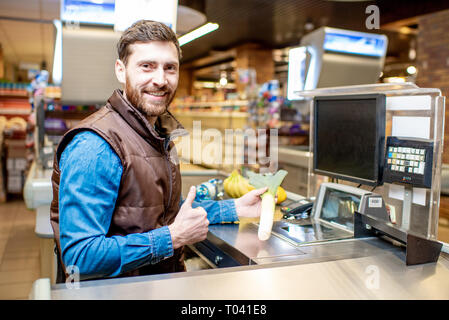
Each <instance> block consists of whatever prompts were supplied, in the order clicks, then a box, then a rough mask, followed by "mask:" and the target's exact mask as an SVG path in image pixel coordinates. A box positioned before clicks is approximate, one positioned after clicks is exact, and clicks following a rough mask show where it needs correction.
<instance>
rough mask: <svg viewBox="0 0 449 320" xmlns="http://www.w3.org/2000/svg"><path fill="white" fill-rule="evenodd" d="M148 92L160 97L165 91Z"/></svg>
mask: <svg viewBox="0 0 449 320" xmlns="http://www.w3.org/2000/svg"><path fill="white" fill-rule="evenodd" d="M149 94H151V95H152V96H158V97H162V96H163V95H165V92H149Z"/></svg>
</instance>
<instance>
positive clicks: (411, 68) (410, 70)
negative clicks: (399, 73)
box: [407, 66, 416, 74]
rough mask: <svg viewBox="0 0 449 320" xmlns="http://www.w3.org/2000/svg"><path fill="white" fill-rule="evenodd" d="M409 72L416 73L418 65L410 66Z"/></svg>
mask: <svg viewBox="0 0 449 320" xmlns="http://www.w3.org/2000/svg"><path fill="white" fill-rule="evenodd" d="M407 73H408V74H415V73H416V67H415V66H409V67H408V68H407Z"/></svg>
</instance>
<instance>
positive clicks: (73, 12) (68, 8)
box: [61, 0, 115, 25]
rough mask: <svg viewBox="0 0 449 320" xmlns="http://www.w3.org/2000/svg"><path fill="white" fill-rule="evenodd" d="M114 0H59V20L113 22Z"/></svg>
mask: <svg viewBox="0 0 449 320" xmlns="http://www.w3.org/2000/svg"><path fill="white" fill-rule="evenodd" d="M114 10H115V1H114V0H104V1H87V0H61V20H62V21H66V22H80V23H89V24H104V25H113V24H114Z"/></svg>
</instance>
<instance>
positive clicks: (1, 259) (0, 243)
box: [0, 200, 449, 300]
mask: <svg viewBox="0 0 449 320" xmlns="http://www.w3.org/2000/svg"><path fill="white" fill-rule="evenodd" d="M34 224H35V213H34V211H30V210H28V209H26V207H25V204H24V202H23V201H22V200H14V201H11V202H8V203H6V204H0V300H6V299H28V295H29V293H30V290H31V287H32V284H33V282H34V281H35V280H37V279H38V278H40V276H39V275H40V264H39V238H38V237H37V236H36V235H35V233H34ZM438 234H439V237H438V238H439V240H441V241H444V242H448V243H449V226H444V225H440V227H439V231H438Z"/></svg>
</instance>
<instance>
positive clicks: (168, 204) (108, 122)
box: [50, 90, 185, 277]
mask: <svg viewBox="0 0 449 320" xmlns="http://www.w3.org/2000/svg"><path fill="white" fill-rule="evenodd" d="M156 127H157V129H158V131H159V133H160V134H158V133H157V132H156V131H155V129H154V128H153V127H152V126H151V125H150V124H149V122H148V121H147V120H146V119H145V117H144V116H143V115H142V114H141V113H140V112H139V111H138V110H137V109H136V108H135V107H133V106H132V105H130V104H129V103H128V102H127V101H126V100H125V99H124V98H123V96H122V93H121V92H120V91H119V90H116V91H114V93H113V94H112V96H111V97H110V98H109V100H108V103H107V104H106V105H105V106H104V107H102V108H101V109H100V110H98V111H97V112H95V113H94V114H92V115H90V116H89V117H87V118H86V119H84V120H83V121H81V122H80V123H79V124H78V125H77V126H76V127H74V128H72V129H71V130H69V131H68V132H67V133H66V134H65V135H64V137H63V138H62V140H61V142H60V143H59V145H58V148H57V152H56V154H55V160H54V165H53V175H52V185H53V201H52V203H51V208H50V211H51V212H50V220H51V225H52V227H53V231H54V236H55V242H56V245H57V248H58V251H59V259H60V263H61V264H62V268H63V269H64V270H65V266H64V264H63V263H62V259H61V256H60V253H61V247H60V242H59V203H58V193H59V192H58V191H59V181H60V171H59V159H60V157H61V154H62V152H63V151H64V148H65V147H66V146H67V145H68V144H69V143H70V141H71V140H72V138H73V137H74V136H75V135H76V134H77V133H79V132H80V131H83V130H91V131H94V132H95V133H97V134H98V135H100V136H101V137H102V138H103V139H104V140H106V141H107V142H108V143H109V145H110V146H111V147H112V149H113V150H114V151H115V152H116V153H117V155H118V156H119V157H120V160H121V162H122V166H123V173H122V177H121V181H120V188H119V194H118V197H117V201H116V203H115V208H114V212H113V215H112V221H111V225H110V228H109V231H108V233H107V235H106V236H113V235H123V236H124V235H127V234H130V233H142V232H148V231H150V230H153V229H155V228H159V227H161V226H166V225H169V224H171V223H172V222H173V221H174V219H175V217H176V215H177V213H178V211H179V202H180V197H181V175H180V171H179V165H176V164H175V163H177V162H176V161H172V160H173V159H171V158H170V151H172V148H174V144H173V142H170V143H169V144H168V147H167V148H165V139H164V138H162V137H161V136H165V137H166V138H167V139H168V137H169V136H170V135H171V134H172V135H173V132H175V133H176V132H178V133H179V132H182V131H183V127H182V126H181V124H180V123H179V122H178V121H177V120H176V119H175V118H174V117H173V116H172V115H171V114H170V113H169V112H168V111H167V112H166V113H164V114H163V115H161V116H159V118H158V120H157V121H156ZM86 174H89V173H88V172H86ZM64 214H70V212H64ZM177 271H185V265H184V259H183V248H179V249H177V250H175V252H174V255H173V256H172V257H170V258H167V259H165V260H162V261H160V262H158V263H157V264H154V265H147V266H143V267H140V268H138V269H136V270H133V271H131V272H127V273H125V274H122V275H120V276H137V275H149V274H157V273H168V272H177ZM66 277H67V274H66Z"/></svg>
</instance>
